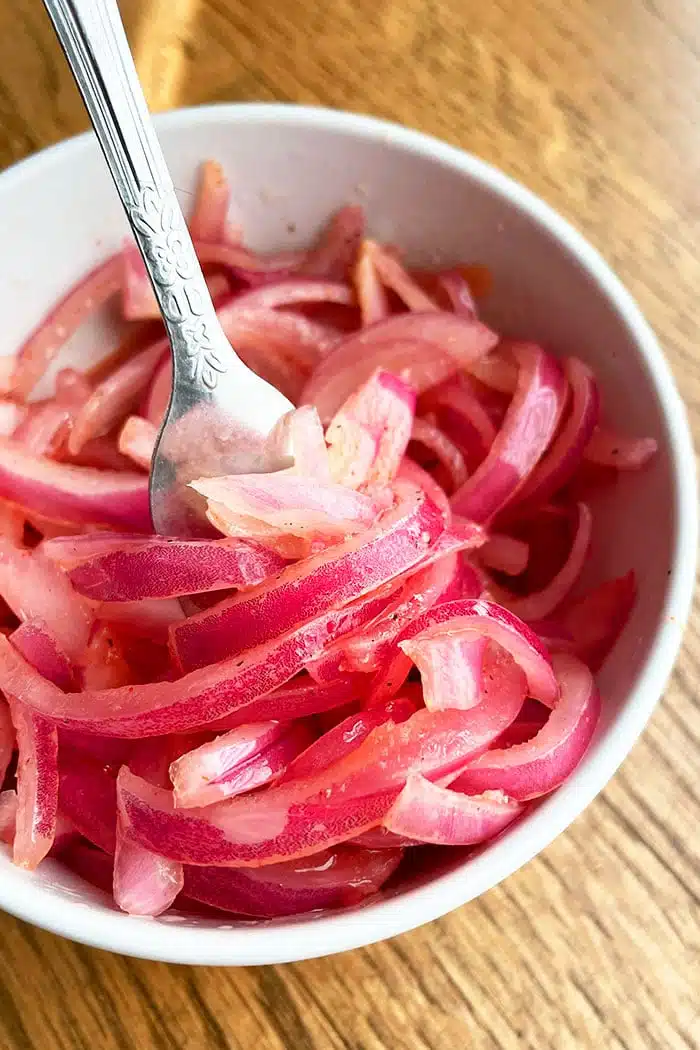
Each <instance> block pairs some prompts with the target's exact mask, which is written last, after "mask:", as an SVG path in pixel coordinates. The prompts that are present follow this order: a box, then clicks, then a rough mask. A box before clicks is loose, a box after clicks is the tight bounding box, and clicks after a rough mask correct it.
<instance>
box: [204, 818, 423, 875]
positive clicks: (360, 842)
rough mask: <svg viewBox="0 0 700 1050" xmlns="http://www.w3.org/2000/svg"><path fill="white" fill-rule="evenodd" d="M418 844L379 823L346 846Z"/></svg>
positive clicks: (395, 847) (370, 847) (366, 846)
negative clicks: (395, 833)
mask: <svg viewBox="0 0 700 1050" xmlns="http://www.w3.org/2000/svg"><path fill="white" fill-rule="evenodd" d="M420 845H421V843H420V842H416V841H415V840H414V839H408V838H406V837H405V836H403V835H394V833H393V832H392V831H388V830H387V829H386V828H384V827H382V826H381V825H379V827H376V828H370V829H369V831H363V832H362V834H361V835H356V836H355V838H354V839H350V840H349V841H348V846H361V847H362V848H363V849H388V850H391V849H401V848H402V847H404V846H420ZM220 870H221V869H220ZM263 870H265V869H263Z"/></svg>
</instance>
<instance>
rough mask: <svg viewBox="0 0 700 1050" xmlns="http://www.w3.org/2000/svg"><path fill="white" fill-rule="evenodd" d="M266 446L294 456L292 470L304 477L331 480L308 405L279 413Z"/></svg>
mask: <svg viewBox="0 0 700 1050" xmlns="http://www.w3.org/2000/svg"><path fill="white" fill-rule="evenodd" d="M269 440H270V445H271V447H272V448H278V449H279V451H280V454H281V455H283V454H284V453H285V452H287V454H289V455H291V456H292V457H293V459H294V466H293V468H292V470H293V471H294V473H295V474H299V475H300V476H301V477H304V478H315V479H318V481H322V482H324V483H325V482H329V481H331V472H330V467H329V463H328V449H327V448H326V439H325V436H324V433H323V427H322V426H321V420H320V419H319V418H318V412H317V411H316V409H315V408H313V406H312V405H302V407H301V408H296V409H295V410H294V411H293V412H288V413H287V415H286V416H283V417H282V419H281V420H280V421H279V423H278V424H277V426H276V427H275V428H274V430H273V432H272V434H271V435H270V439H269Z"/></svg>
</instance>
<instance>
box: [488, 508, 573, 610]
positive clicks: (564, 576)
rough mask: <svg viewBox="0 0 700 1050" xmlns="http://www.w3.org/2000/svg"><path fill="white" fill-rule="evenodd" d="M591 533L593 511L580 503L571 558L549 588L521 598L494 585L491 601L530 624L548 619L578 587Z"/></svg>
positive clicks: (491, 591)
mask: <svg viewBox="0 0 700 1050" xmlns="http://www.w3.org/2000/svg"><path fill="white" fill-rule="evenodd" d="M592 532H593V515H592V514H591V511H590V508H589V507H588V506H587V505H586V504H585V503H579V504H577V506H576V524H575V527H574V540H573V543H572V545H571V550H570V552H569V556H568V558H567V559H566V561H565V562H564V565H563V566H562V567H561V569H560V570H559V572H558V573H556V575H555V576H553V577H552V579H551V580H550V581H549V583H548V584H547V586H546V587H544V588H543V589H542V590H541V591H535V592H533V593H531V594H527V595H525V596H524V597H522V598H521V597H519V596H517V595H514V594H510V593H509V592H507V591H505V590H504V589H503V588H501V587H496V586H495V585H493V584H492V585H491V586H490V587H489V591H490V593H491V597H493V598H494V599H495V600H496V601H497V602H499V603H500V604H501V605H504V606H505V607H506V608H507V609H510V611H511V612H513V613H515V615H516V616H519V617H520V619H521V620H525V621H526V622H527V623H531V622H532V621H533V620H535V621H537V620H542V619H544V618H545V617H547V616H549V615H550V614H551V613H552V612H554V610H555V609H556V608H557V607H558V606H559V605H561V603H562V601H563V600H564V599H565V598H566V596H567V595H568V594H569V592H570V591H571V590H572V589H573V587H574V585H575V584H576V583H577V581H578V579H579V576H580V575H581V572H582V571H583V567H584V565H585V563H586V559H587V557H588V552H589V550H590V546H591V535H592Z"/></svg>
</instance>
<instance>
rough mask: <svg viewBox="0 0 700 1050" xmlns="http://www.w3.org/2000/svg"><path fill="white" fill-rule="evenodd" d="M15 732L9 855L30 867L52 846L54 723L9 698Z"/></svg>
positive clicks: (55, 786) (55, 765)
mask: <svg viewBox="0 0 700 1050" xmlns="http://www.w3.org/2000/svg"><path fill="white" fill-rule="evenodd" d="M10 711H11V713H12V721H13V723H14V727H15V731H16V733H17V746H18V749H19V758H18V761H17V774H16V775H17V818H16V827H15V838H14V844H13V853H12V859H13V861H14V863H15V864H17V865H18V866H19V867H21V868H29V870H30V871H33V870H34V869H35V868H36V867H37V866H38V865H39V864H40V862H41V861H42V860H43V859H44V857H45V856H46V854H47V853H48V852H49V850H50V849H51V847H52V846H53V841H54V836H55V834H56V814H57V811H58V734H57V732H56V726H55V725H53V724H52V723H51V722H49V721H47V720H46V719H45V718H42V717H41V716H40V715H37V714H35V713H34V712H33V711H31V710H30V709H29V708H27V707H25V706H24V705H23V704H21V703H19V702H18V701H17V700H14V699H10Z"/></svg>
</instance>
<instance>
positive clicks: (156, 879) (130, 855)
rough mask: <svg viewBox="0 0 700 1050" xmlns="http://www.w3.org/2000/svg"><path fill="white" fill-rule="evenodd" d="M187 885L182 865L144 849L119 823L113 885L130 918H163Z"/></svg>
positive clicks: (115, 899) (119, 905)
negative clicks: (132, 916) (143, 916)
mask: <svg viewBox="0 0 700 1050" xmlns="http://www.w3.org/2000/svg"><path fill="white" fill-rule="evenodd" d="M183 885H184V873H183V870H182V865H181V864H178V863H177V861H172V860H167V859H166V858H165V857H160V856H159V855H158V854H157V853H153V852H152V851H151V850H148V849H144V848H143V846H141V845H140V843H138V842H134V841H132V839H131V837H130V835H129V834H128V832H125V831H124V830H123V829H122V825H121V822H120V821H118V822H117V837H116V844H115V854H114V882H113V893H114V901H115V903H116V905H117V907H119V908H121V910H122V911H125V912H127V913H128V914H129V915H152V916H155V915H161V914H162V913H163V912H164V911H167V909H168V908H169V907H170V906H171V905H172V904H173V903H174V901H175V898H176V897H177V895H178V894H179V893H180V892H181V890H182V887H183Z"/></svg>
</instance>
